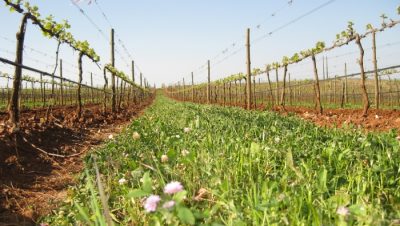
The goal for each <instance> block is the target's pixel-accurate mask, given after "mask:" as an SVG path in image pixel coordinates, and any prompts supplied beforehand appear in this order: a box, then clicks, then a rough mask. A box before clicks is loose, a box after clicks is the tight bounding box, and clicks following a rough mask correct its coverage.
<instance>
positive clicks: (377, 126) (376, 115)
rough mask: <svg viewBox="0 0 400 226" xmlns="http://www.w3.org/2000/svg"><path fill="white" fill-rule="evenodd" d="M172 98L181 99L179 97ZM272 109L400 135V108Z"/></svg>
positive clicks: (322, 122)
mask: <svg viewBox="0 0 400 226" xmlns="http://www.w3.org/2000/svg"><path fill="white" fill-rule="evenodd" d="M172 99H175V100H177V101H181V100H180V99H178V98H172ZM201 104H205V103H201ZM214 104H215V103H214ZM216 105H221V106H223V103H216ZM225 106H236V107H241V108H246V105H244V104H238V105H235V104H232V105H231V104H226V105H225ZM255 109H256V110H261V111H263V110H269V109H266V107H265V105H264V104H259V105H257V106H256V108H255ZM272 110H273V111H276V112H279V113H281V114H282V115H288V114H289V113H294V114H295V115H297V116H298V117H300V118H303V119H305V120H308V121H311V122H313V123H315V124H316V125H318V126H322V127H330V128H332V127H336V128H342V127H343V126H347V125H353V126H355V127H358V128H360V129H362V130H364V131H389V130H392V129H396V130H397V132H398V133H399V135H400V110H396V109H393V110H389V109H385V110H376V109H370V110H369V111H368V116H367V117H363V116H362V110H361V109H324V112H323V114H322V115H320V114H317V113H316V111H315V110H314V109H311V108H306V107H291V106H286V107H285V109H283V108H282V107H274V108H273V109H272Z"/></svg>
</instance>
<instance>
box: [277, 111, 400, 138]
mask: <svg viewBox="0 0 400 226" xmlns="http://www.w3.org/2000/svg"><path fill="white" fill-rule="evenodd" d="M273 110H274V111H277V112H280V113H281V114H284V115H287V114H288V113H294V114H296V115H297V116H299V117H301V118H303V119H305V120H308V121H311V122H314V123H315V124H317V125H319V126H323V127H336V128H341V127H343V126H348V125H353V126H356V127H358V128H360V129H362V130H365V131H389V130H392V129H396V130H397V131H398V132H400V111H399V110H396V109H394V110H387V109H385V110H376V109H370V110H369V111H368V116H367V117H363V116H362V109H324V112H323V114H322V115H320V114H317V113H316V112H315V110H314V109H311V108H305V107H285V110H283V109H282V108H277V107H276V108H274V109H273Z"/></svg>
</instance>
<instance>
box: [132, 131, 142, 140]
mask: <svg viewBox="0 0 400 226" xmlns="http://www.w3.org/2000/svg"><path fill="white" fill-rule="evenodd" d="M132 138H133V139H134V140H139V139H140V134H139V133H138V132H133V134H132Z"/></svg>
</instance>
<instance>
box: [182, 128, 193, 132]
mask: <svg viewBox="0 0 400 226" xmlns="http://www.w3.org/2000/svg"><path fill="white" fill-rule="evenodd" d="M191 130H192V129H190V128H189V127H185V128H184V129H183V132H185V133H189V132H190V131H191Z"/></svg>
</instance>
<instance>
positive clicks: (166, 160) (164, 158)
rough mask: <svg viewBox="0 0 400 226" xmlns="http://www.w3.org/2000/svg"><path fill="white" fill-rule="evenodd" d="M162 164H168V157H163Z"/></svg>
mask: <svg viewBox="0 0 400 226" xmlns="http://www.w3.org/2000/svg"><path fill="white" fill-rule="evenodd" d="M161 162H162V163H166V162H168V155H162V156H161Z"/></svg>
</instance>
